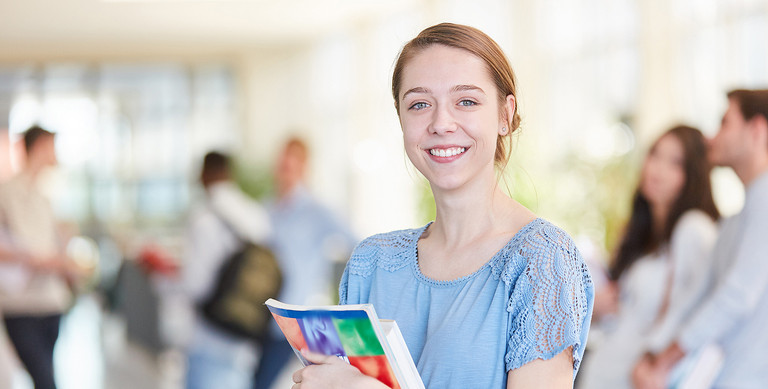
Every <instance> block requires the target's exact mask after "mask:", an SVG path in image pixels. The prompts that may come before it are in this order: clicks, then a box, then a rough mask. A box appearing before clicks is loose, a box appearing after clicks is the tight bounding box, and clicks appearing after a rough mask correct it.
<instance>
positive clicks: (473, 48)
mask: <svg viewBox="0 0 768 389" xmlns="http://www.w3.org/2000/svg"><path fill="white" fill-rule="evenodd" d="M436 44H439V45H445V46H449V47H454V48H457V49H462V50H466V51H468V52H469V53H471V54H474V55H475V56H477V57H478V58H480V59H482V60H483V62H485V64H486V65H487V66H488V71H489V73H490V76H491V79H492V80H493V82H494V84H495V85H496V89H497V90H498V91H499V96H498V97H499V104H500V106H503V105H504V101H505V99H506V97H507V96H509V95H512V96H513V97H514V98H515V111H514V112H513V114H512V117H511V118H508V117H505V118H504V119H505V120H506V122H507V124H508V128H509V131H508V132H507V134H506V135H505V136H499V137H498V139H497V140H496V154H495V155H494V161H495V162H496V166H497V167H499V168H503V167H504V165H506V163H507V161H508V160H509V156H510V153H511V148H510V147H509V146H508V143H509V142H510V139H511V136H512V133H513V132H515V131H516V130H517V129H518V128H519V127H520V115H519V114H518V109H517V107H518V101H517V86H516V85H517V82H516V81H515V73H514V71H513V70H512V67H511V66H510V65H509V60H507V57H506V56H505V55H504V52H503V51H502V50H501V48H500V47H499V45H498V44H497V43H496V42H495V41H494V40H493V39H491V37H489V36H488V35H486V34H485V33H484V32H482V31H480V30H478V29H476V28H474V27H469V26H464V25H460V24H453V23H441V24H438V25H434V26H432V27H429V28H427V29H425V30H424V31H422V32H420V33H419V35H417V36H416V38H413V39H412V40H411V41H410V42H408V43H406V44H405V46H403V49H402V50H401V51H400V55H399V56H398V58H397V62H396V63H395V70H394V72H393V73H392V97H393V98H394V99H395V109H397V114H398V115H399V114H400V86H401V85H400V84H401V83H402V77H403V70H404V68H405V66H406V65H407V64H408V62H409V61H410V60H411V59H412V58H413V57H415V56H416V55H417V54H419V53H420V52H422V51H423V50H424V49H426V48H428V47H430V46H432V45H436ZM502 112H503V111H502Z"/></svg>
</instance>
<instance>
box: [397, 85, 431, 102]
mask: <svg viewBox="0 0 768 389" xmlns="http://www.w3.org/2000/svg"><path fill="white" fill-rule="evenodd" d="M411 93H430V91H429V89H427V88H424V87H422V86H417V87H415V88H411V89H408V90H407V91H406V92H405V93H403V98H402V99H401V100H405V96H408V95H409V94H411Z"/></svg>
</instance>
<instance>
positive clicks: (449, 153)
mask: <svg viewBox="0 0 768 389" xmlns="http://www.w3.org/2000/svg"><path fill="white" fill-rule="evenodd" d="M464 151H466V149H465V148H464V147H451V148H450V149H429V153H430V154H432V155H434V156H437V157H453V156H454V155H459V154H461V153H463V152H464Z"/></svg>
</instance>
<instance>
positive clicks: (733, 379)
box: [634, 90, 768, 389]
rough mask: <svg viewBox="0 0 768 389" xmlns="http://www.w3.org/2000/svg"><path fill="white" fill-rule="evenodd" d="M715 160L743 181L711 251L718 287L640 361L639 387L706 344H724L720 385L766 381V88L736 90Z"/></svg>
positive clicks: (663, 382) (659, 379)
mask: <svg viewBox="0 0 768 389" xmlns="http://www.w3.org/2000/svg"><path fill="white" fill-rule="evenodd" d="M728 101H729V106H728V110H727V111H726V112H725V115H723V120H722V124H721V126H720V131H719V132H718V133H717V135H716V136H715V137H714V138H713V139H712V141H711V143H710V150H709V153H710V160H711V161H712V162H713V164H715V165H719V166H728V167H730V168H732V169H733V170H734V172H736V175H737V176H738V177H739V179H740V180H741V182H742V183H744V187H745V188H746V199H745V201H744V208H743V209H742V211H741V213H739V214H738V215H736V216H734V217H732V218H730V219H728V220H726V221H725V222H723V226H722V228H721V232H720V236H719V237H718V240H717V243H716V244H715V248H714V250H713V253H712V255H713V258H712V259H713V261H712V263H713V264H714V266H715V269H714V271H713V272H712V274H713V275H714V277H715V280H714V282H713V288H712V290H711V293H710V294H709V296H708V297H706V298H705V299H704V302H703V303H702V304H701V306H700V307H699V309H698V310H696V311H695V312H694V314H693V315H692V316H691V319H690V320H689V321H688V323H687V324H686V325H684V326H683V327H682V330H681V331H680V333H679V334H678V336H677V340H676V341H675V342H673V343H672V345H671V346H669V347H668V348H667V349H666V350H665V351H664V352H662V353H660V354H659V355H657V356H655V357H654V356H647V357H645V358H644V359H642V360H641V362H640V363H639V364H638V366H637V367H636V368H635V373H634V381H635V386H636V387H638V388H641V389H643V388H665V387H667V383H668V382H667V381H668V376H669V374H670V372H671V370H672V369H673V367H675V365H676V364H677V363H678V361H680V360H681V359H682V358H683V357H685V356H686V355H687V354H693V353H695V352H697V351H699V350H701V349H702V348H704V347H707V346H709V345H717V346H719V347H720V348H722V351H723V354H724V363H723V366H722V370H721V371H720V373H719V375H718V376H717V378H716V379H715V382H714V385H713V387H715V388H765V387H768V364H767V363H766V358H765V350H766V349H768V336H766V335H765V328H766V325H768V239H766V231H768V90H736V91H732V92H730V93H729V94H728Z"/></svg>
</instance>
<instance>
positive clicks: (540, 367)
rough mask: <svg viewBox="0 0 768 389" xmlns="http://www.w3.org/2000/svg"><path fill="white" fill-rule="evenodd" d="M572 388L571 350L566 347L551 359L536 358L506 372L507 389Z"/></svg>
mask: <svg viewBox="0 0 768 389" xmlns="http://www.w3.org/2000/svg"><path fill="white" fill-rule="evenodd" d="M512 388H514V389H528V388H553V389H565V388H573V350H572V349H571V347H568V348H566V349H565V350H564V351H563V352H561V353H560V354H557V355H555V356H554V357H552V359H548V360H543V359H536V360H534V361H532V362H529V363H526V364H525V365H523V366H521V367H520V368H517V369H515V370H510V371H509V372H508V373H507V389H512Z"/></svg>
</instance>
